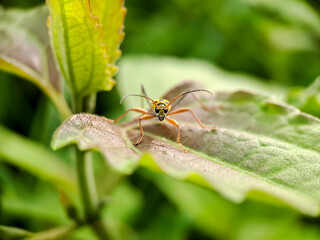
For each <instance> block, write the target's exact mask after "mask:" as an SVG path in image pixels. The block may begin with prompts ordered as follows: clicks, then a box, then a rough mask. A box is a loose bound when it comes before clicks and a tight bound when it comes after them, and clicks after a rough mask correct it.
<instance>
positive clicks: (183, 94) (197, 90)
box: [164, 89, 213, 109]
mask: <svg viewBox="0 0 320 240" xmlns="http://www.w3.org/2000/svg"><path fill="white" fill-rule="evenodd" d="M200 91H202V92H207V93H210V94H211V95H213V93H212V92H210V91H208V90H205V89H194V90H190V91H187V92H184V93H181V94H180V95H179V96H176V97H175V98H174V99H173V100H171V102H169V104H168V105H167V106H166V107H165V108H164V109H166V108H168V107H169V106H170V105H171V104H172V103H173V102H174V101H176V100H177V99H178V98H180V97H182V96H185V95H187V94H189V93H193V92H200ZM179 102H180V101H179Z"/></svg>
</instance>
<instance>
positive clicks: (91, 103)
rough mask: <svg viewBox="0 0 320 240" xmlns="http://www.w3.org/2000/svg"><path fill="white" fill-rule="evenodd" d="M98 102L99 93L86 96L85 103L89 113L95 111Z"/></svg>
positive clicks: (85, 108)
mask: <svg viewBox="0 0 320 240" xmlns="http://www.w3.org/2000/svg"><path fill="white" fill-rule="evenodd" d="M96 102H97V94H95V93H93V94H90V95H88V96H86V98H85V100H84V103H85V106H84V110H85V112H87V113H93V112H94V110H95V109H96Z"/></svg>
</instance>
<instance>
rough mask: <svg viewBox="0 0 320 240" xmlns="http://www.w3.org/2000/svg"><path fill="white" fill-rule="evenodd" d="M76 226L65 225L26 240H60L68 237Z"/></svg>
mask: <svg viewBox="0 0 320 240" xmlns="http://www.w3.org/2000/svg"><path fill="white" fill-rule="evenodd" d="M76 228H77V226H76V225H74V224H73V225H67V226H60V227H56V228H52V229H49V230H46V231H43V232H39V233H36V234H34V235H33V236H31V237H29V238H27V239H26V240H54V239H62V238H66V237H67V236H69V235H70V234H71V233H72V232H73V231H74V230H75V229H76Z"/></svg>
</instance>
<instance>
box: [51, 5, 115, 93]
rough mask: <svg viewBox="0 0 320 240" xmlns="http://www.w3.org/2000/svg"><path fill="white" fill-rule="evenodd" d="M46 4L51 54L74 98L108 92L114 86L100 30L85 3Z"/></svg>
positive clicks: (88, 6)
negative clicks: (48, 11)
mask: <svg viewBox="0 0 320 240" xmlns="http://www.w3.org/2000/svg"><path fill="white" fill-rule="evenodd" d="M47 4H48V7H49V10H50V18H49V20H48V25H49V28H50V33H51V40H52V45H53V49H54V53H55V56H56V59H57V60H58V63H59V67H60V70H61V72H62V74H63V77H64V79H65V80H66V82H67V84H68V85H69V87H70V88H71V91H72V92H73V94H74V96H76V97H78V98H82V97H83V96H85V95H88V94H91V93H95V92H97V91H101V90H110V89H111V88H112V86H113V85H114V82H113V80H112V79H111V73H110V69H109V67H108V63H109V60H108V57H107V55H106V47H105V46H104V45H103V44H102V43H101V34H102V27H101V25H99V22H98V18H96V17H93V16H92V14H91V9H90V5H89V1H88V0H75V1H67V0H48V1H47Z"/></svg>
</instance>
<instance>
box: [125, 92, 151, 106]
mask: <svg viewBox="0 0 320 240" xmlns="http://www.w3.org/2000/svg"><path fill="white" fill-rule="evenodd" d="M130 96H134V97H143V98H146V99H148V100H150V101H152V102H153V103H154V104H155V105H156V103H155V102H154V101H153V100H152V99H151V98H149V97H147V96H144V95H139V94H128V95H126V96H123V97H122V98H121V100H120V104H121V103H122V102H123V100H124V99H125V98H127V97H130Z"/></svg>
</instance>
